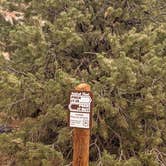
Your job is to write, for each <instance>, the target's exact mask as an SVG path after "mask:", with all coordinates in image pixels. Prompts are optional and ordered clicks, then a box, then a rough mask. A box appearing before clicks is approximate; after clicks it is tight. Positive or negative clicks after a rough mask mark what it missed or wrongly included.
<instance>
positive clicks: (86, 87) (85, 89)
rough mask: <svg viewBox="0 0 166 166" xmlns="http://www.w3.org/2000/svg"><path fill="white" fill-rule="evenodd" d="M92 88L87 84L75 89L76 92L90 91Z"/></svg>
mask: <svg viewBox="0 0 166 166" xmlns="http://www.w3.org/2000/svg"><path fill="white" fill-rule="evenodd" d="M90 89H91V87H90V85H89V84H87V83H81V84H79V85H77V86H76V87H75V90H80V91H90Z"/></svg>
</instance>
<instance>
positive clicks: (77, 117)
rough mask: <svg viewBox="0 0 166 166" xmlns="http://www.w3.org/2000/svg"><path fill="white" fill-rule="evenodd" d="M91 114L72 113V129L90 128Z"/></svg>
mask: <svg viewBox="0 0 166 166" xmlns="http://www.w3.org/2000/svg"><path fill="white" fill-rule="evenodd" d="M89 122H90V114H89V113H77V112H70V127H78V128H87V129H88V128H89V126H90V124H89Z"/></svg>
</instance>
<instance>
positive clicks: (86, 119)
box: [68, 90, 93, 129]
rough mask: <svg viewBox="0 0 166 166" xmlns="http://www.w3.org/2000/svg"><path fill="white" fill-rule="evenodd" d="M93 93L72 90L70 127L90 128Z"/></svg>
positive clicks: (69, 106)
mask: <svg viewBox="0 0 166 166" xmlns="http://www.w3.org/2000/svg"><path fill="white" fill-rule="evenodd" d="M92 99H93V97H92V93H91V92H89V91H76V90H75V91H71V92H70V98H69V105H68V108H69V118H68V119H69V127H74V128H84V129H90V128H91V125H92Z"/></svg>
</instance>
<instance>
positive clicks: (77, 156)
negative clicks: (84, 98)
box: [73, 83, 91, 166]
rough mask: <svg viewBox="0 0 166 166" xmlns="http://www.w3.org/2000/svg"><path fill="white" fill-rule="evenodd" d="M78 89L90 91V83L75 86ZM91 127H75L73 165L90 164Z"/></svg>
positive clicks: (84, 165) (86, 165) (82, 165)
mask: <svg viewBox="0 0 166 166" xmlns="http://www.w3.org/2000/svg"><path fill="white" fill-rule="evenodd" d="M75 90H78V91H90V90H91V89H90V86H89V85H88V84H85V83H82V84H80V85H78V86H77V87H75ZM89 143H90V129H80V128H74V129H73V166H88V165H89Z"/></svg>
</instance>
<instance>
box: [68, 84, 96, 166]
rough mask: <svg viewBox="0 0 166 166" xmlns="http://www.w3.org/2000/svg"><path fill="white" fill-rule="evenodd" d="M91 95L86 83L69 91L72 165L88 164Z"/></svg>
mask: <svg viewBox="0 0 166 166" xmlns="http://www.w3.org/2000/svg"><path fill="white" fill-rule="evenodd" d="M92 106H93V95H92V92H91V91H90V86H89V85H88V84H85V83H83V84H80V85H78V86H77V87H76V88H75V90H74V91H71V93H70V99H69V105H68V107H69V114H68V120H69V127H73V128H74V129H73V163H72V164H73V166H88V165H89V143H90V128H91V127H92Z"/></svg>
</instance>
